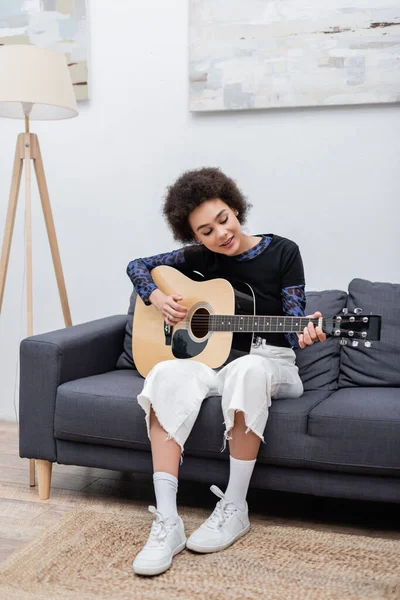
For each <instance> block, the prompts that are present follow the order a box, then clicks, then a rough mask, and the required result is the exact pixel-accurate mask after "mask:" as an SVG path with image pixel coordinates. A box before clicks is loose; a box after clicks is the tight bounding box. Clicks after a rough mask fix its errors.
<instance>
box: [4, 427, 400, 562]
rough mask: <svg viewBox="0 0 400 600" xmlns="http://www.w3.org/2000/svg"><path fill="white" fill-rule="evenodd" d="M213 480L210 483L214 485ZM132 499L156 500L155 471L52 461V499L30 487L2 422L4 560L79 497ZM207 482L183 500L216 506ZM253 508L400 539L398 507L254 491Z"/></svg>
mask: <svg viewBox="0 0 400 600" xmlns="http://www.w3.org/2000/svg"><path fill="white" fill-rule="evenodd" d="M212 483H213V482H210V484H212ZM94 497H96V498H102V500H103V501H104V502H111V501H114V502H115V499H116V498H121V497H122V498H131V499H132V501H144V502H147V503H149V504H154V495H153V486H152V476H151V474H148V475H137V474H133V473H120V472H117V471H107V470H103V469H92V468H85V467H74V466H66V465H57V464H56V465H54V467H53V475H52V482H51V493H50V498H49V500H46V501H41V500H39V497H38V491H37V487H35V488H30V487H29V461H28V460H27V459H22V458H19V455H18V427H17V425H16V424H15V423H9V422H5V421H0V561H2V560H4V559H5V558H7V556H9V555H10V554H12V553H13V552H14V551H16V550H18V549H19V548H21V547H22V546H23V545H24V544H26V543H27V542H29V541H30V540H32V539H33V538H35V537H36V536H39V535H41V534H42V533H44V532H45V531H46V529H47V528H48V527H49V526H51V525H53V524H54V523H55V522H56V521H57V520H58V519H60V518H61V517H62V516H63V515H64V514H65V513H66V512H68V511H70V510H72V508H73V507H74V505H75V503H76V501H77V498H87V499H90V498H92V499H93V498H94ZM215 500H216V499H215V496H214V495H213V494H211V493H210V492H209V486H208V485H204V484H194V483H191V482H190V483H189V482H180V484H179V501H180V502H181V503H182V504H188V505H200V506H203V507H209V508H210V509H212V508H213V507H214V504H215ZM248 501H249V507H250V511H251V512H253V513H255V512H257V513H262V514H269V515H274V516H279V517H281V518H282V519H285V522H287V521H288V520H289V521H291V522H295V523H299V522H300V523H304V524H306V523H307V524H310V523H312V526H313V527H317V528H320V529H324V530H327V529H329V530H335V531H338V532H341V533H353V534H357V535H374V536H380V537H386V538H390V539H397V540H400V517H399V513H400V511H399V506H398V505H394V504H381V503H373V502H355V501H350V500H338V499H327V498H317V497H314V496H304V495H299V494H283V493H275V492H264V491H260V490H251V491H250V493H249V496H248Z"/></svg>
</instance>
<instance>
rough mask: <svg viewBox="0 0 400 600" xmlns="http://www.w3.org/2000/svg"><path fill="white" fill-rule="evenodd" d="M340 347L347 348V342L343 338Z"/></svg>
mask: <svg viewBox="0 0 400 600" xmlns="http://www.w3.org/2000/svg"><path fill="white" fill-rule="evenodd" d="M340 345H341V346H347V340H346V339H344V338H342V339H341V340H340Z"/></svg>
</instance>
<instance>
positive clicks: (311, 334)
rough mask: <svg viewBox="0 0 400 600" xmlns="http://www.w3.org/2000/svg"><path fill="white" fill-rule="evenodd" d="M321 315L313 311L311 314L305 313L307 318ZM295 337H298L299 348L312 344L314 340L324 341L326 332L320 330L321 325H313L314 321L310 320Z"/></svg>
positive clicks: (315, 317)
mask: <svg viewBox="0 0 400 600" xmlns="http://www.w3.org/2000/svg"><path fill="white" fill-rule="evenodd" d="M320 317H322V314H321V313H320V312H315V313H314V314H313V315H307V318H310V319H319V318H320ZM297 337H298V338H299V346H300V348H305V347H306V346H312V345H313V344H314V343H315V342H325V340H326V334H325V333H324V332H323V331H322V329H321V327H319V325H317V326H316V327H314V323H312V322H311V321H310V322H309V324H308V327H305V328H304V331H303V333H298V334H297Z"/></svg>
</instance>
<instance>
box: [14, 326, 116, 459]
mask: <svg viewBox="0 0 400 600" xmlns="http://www.w3.org/2000/svg"><path fill="white" fill-rule="evenodd" d="M127 318H128V316H127V315H116V316H112V317H106V318H104V319H98V320H96V321H90V322H89V323H82V324H81V325H74V326H73V327H67V328H65V329H59V330H57V331H51V332H49V333H45V334H42V335H35V336H32V337H29V338H26V339H24V340H22V342H21V346H20V391H19V418H20V429H19V453H20V456H21V457H23V458H38V459H43V460H49V461H51V462H55V461H56V459H57V456H56V443H55V439H54V411H55V403H56V395H57V388H58V386H59V385H61V384H62V383H65V382H66V381H72V380H74V379H80V378H81V377H89V376H91V375H98V374H100V373H106V372H107V371H112V370H114V369H115V365H116V362H117V359H118V356H119V354H120V352H121V350H122V347H123V340H124V335H125V326H126V321H127Z"/></svg>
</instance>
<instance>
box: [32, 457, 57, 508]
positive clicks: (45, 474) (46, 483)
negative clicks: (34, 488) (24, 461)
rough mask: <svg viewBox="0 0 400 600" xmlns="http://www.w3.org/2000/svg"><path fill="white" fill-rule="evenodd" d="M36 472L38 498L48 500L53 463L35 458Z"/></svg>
mask: <svg viewBox="0 0 400 600" xmlns="http://www.w3.org/2000/svg"><path fill="white" fill-rule="evenodd" d="M36 462H37V474H38V486H39V498H40V500H48V499H49V496H50V482H51V471H52V468H53V463H52V462H50V461H48V460H37V461H36Z"/></svg>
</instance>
